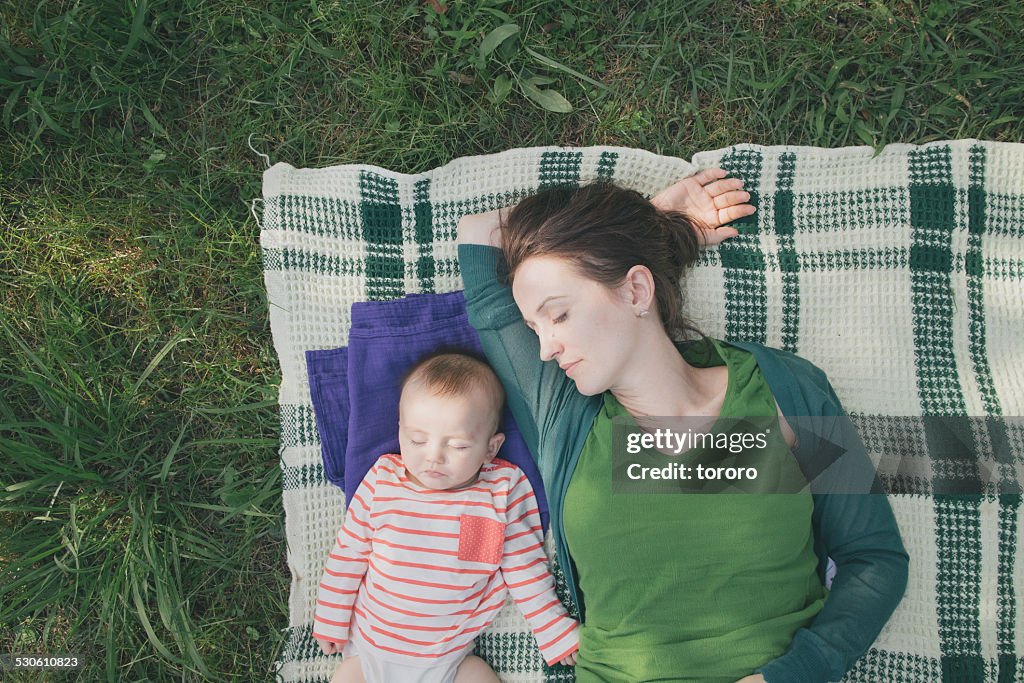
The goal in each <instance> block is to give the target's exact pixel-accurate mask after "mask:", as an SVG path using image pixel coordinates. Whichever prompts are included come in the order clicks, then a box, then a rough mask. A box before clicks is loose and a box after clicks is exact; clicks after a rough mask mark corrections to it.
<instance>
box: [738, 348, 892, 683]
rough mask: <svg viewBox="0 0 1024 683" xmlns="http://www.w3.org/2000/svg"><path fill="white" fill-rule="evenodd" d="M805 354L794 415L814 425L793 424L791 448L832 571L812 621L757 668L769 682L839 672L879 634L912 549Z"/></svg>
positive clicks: (795, 682)
mask: <svg viewBox="0 0 1024 683" xmlns="http://www.w3.org/2000/svg"><path fill="white" fill-rule="evenodd" d="M794 358H795V357H794ZM797 360H799V359H797ZM802 362H803V363H806V365H807V366H809V368H808V369H807V372H806V373H805V374H806V377H807V378H808V379H803V378H802V379H801V381H800V383H801V384H802V385H803V387H804V388H803V391H802V398H803V400H804V401H805V403H804V407H805V408H806V409H807V411H806V413H804V415H806V416H807V417H806V418H804V417H800V416H798V417H797V418H796V421H797V422H798V423H799V422H801V420H804V419H806V420H808V421H809V423H810V424H811V425H812V427H810V428H808V426H807V424H806V423H805V424H804V426H803V428H802V429H797V430H796V431H797V434H798V438H799V440H800V442H799V444H798V447H797V449H796V455H797V459H798V460H800V461H801V466H802V468H803V469H804V471H805V473H808V474H809V475H810V476H808V479H810V480H812V487H811V490H812V494H813V498H814V512H813V515H812V525H813V529H814V536H815V549H816V550H817V551H818V554H819V556H824V555H827V556H828V557H831V558H832V559H833V561H834V562H835V563H836V577H835V580H834V581H833V583H832V587H831V590H830V593H829V595H828V598H827V599H826V601H825V605H824V607H822V609H821V611H820V612H819V613H818V614H817V615H816V616H815V618H814V620H813V621H812V622H811V624H810V625H809V626H808V627H807V628H801V629H800V630H798V631H797V633H796V635H795V636H794V638H793V642H792V644H791V645H790V647H789V649H788V651H787V652H786V653H785V654H783V655H782V656H781V657H779V658H777V659H775V660H773V661H771V662H769V663H768V664H766V665H765V666H763V667H761V668H760V669H758V671H759V672H760V673H761V674H762V675H763V676H764V678H765V680H766V681H767V682H768V683H820V682H823V681H834V680H838V679H840V678H842V677H843V676H844V675H845V674H846V673H847V672H848V671H849V670H850V669H851V668H852V667H853V665H854V663H855V662H856V661H857V659H858V658H859V657H860V656H861V655H862V654H864V652H865V651H867V649H868V648H869V647H870V646H871V644H872V643H873V642H874V640H875V638H877V637H878V634H879V633H880V632H881V630H882V628H883V627H884V626H885V623H886V622H887V621H888V620H889V617H890V616H891V615H892V613H893V611H894V610H895V609H896V606H897V605H898V604H899V602H900V600H901V599H902V597H903V593H904V591H905V590H906V585H907V574H908V571H907V569H908V564H909V556H908V555H907V552H906V550H905V549H904V547H903V541H902V539H901V537H900V531H899V527H898V526H897V524H896V518H895V517H894V515H893V513H892V508H891V507H890V505H889V500H888V497H887V496H886V495H885V494H884V492H883V491H882V488H881V486H880V485H879V482H878V479H877V477H876V476H875V471H874V466H873V465H872V464H871V461H870V459H869V458H868V455H867V452H866V450H865V448H864V444H863V442H862V441H861V439H860V436H859V435H858V434H857V431H856V429H855V428H854V427H853V424H852V423H851V422H850V420H849V418H848V416H847V415H846V414H845V412H844V411H843V408H842V405H841V403H840V401H839V399H838V397H837V396H836V394H835V392H834V391H833V389H832V386H831V385H830V384H829V383H828V380H827V379H826V378H825V375H824V373H822V372H821V371H820V370H819V369H818V368H816V367H814V366H813V365H811V364H810V363H807V362H806V361H802ZM808 380H810V381H808ZM779 400H780V405H781V403H782V400H783V399H782V398H779ZM783 413H784V414H785V413H786V409H785V408H784V409H783ZM837 445H839V446H840V448H839V449H837V448H836V446H837ZM822 459H824V460H825V462H821V460H822Z"/></svg>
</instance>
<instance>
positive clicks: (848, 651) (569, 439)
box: [459, 244, 909, 683]
mask: <svg viewBox="0 0 1024 683" xmlns="http://www.w3.org/2000/svg"><path fill="white" fill-rule="evenodd" d="M503 265H504V264H503V259H502V257H501V252H500V250H498V249H496V248H494V247H489V246H485V245H478V244H462V245H459V267H460V269H461V271H462V279H463V284H464V287H465V295H466V304H467V308H468V313H469V322H470V324H471V325H472V326H473V327H474V328H476V330H477V332H478V333H479V335H480V342H481V344H482V346H483V349H484V353H485V354H486V356H487V358H488V360H489V361H490V362H491V364H492V366H493V367H494V370H495V372H497V374H498V377H500V378H501V380H502V383H503V385H504V386H505V390H506V392H507V395H508V403H509V408H510V409H511V411H512V414H513V416H514V417H515V419H516V423H517V424H518V426H519V429H520V431H521V432H522V434H523V437H524V439H525V440H526V444H527V446H528V447H529V448H530V451H531V452H532V453H533V454H534V457H535V458H536V459H537V466H538V469H539V470H540V473H541V477H542V478H543V480H544V487H545V492H546V493H547V497H548V504H549V507H550V515H551V530H552V535H553V536H554V540H555V548H556V556H557V560H558V565H559V567H560V568H561V569H562V571H563V572H565V575H566V580H567V584H568V588H569V593H570V596H571V597H572V599H573V601H574V602H575V603H576V605H577V607H578V608H579V612H580V617H581V619H582V618H584V617H585V605H584V603H583V600H582V599H581V596H580V592H579V585H578V583H577V580H576V572H575V567H574V565H573V562H572V558H571V557H570V556H569V550H568V546H567V544H566V541H565V534H564V531H563V527H562V507H563V504H564V501H565V492H566V490H567V489H568V487H569V480H570V479H571V478H572V473H573V471H574V470H575V468H576V462H577V461H578V459H579V455H580V452H581V451H582V450H583V444H584V442H585V441H586V439H587V435H588V434H589V433H590V429H591V426H592V424H593V422H594V418H595V417H596V416H597V413H598V411H599V410H600V408H601V401H602V399H601V396H600V395H597V396H584V395H582V394H580V393H579V392H578V391H577V390H576V385H575V383H574V382H573V381H572V380H570V379H569V378H567V377H566V376H565V373H564V372H563V371H562V370H561V368H559V367H558V365H557V364H556V363H554V362H552V361H549V362H542V361H541V360H540V350H539V342H538V340H537V336H536V335H535V334H534V333H533V332H532V331H531V330H530V329H529V328H528V327H526V325H525V324H524V323H523V320H522V316H521V315H520V313H519V309H518V308H517V307H516V304H515V301H514V300H513V298H512V293H511V290H510V289H509V288H508V287H507V286H505V285H503V284H502V283H501V282H500V281H499V279H498V272H499V267H501V266H503ZM729 343H731V344H732V345H733V346H736V347H739V348H741V349H745V350H747V351H749V352H750V353H752V354H754V356H755V357H756V359H757V364H758V367H759V368H760V370H761V372H762V374H763V375H764V377H765V379H766V380H767V382H768V385H769V386H770V387H771V390H772V393H773V395H774V396H775V400H776V401H777V402H778V404H779V408H780V409H781V410H782V414H783V415H786V416H792V417H796V418H798V419H794V420H791V421H790V422H791V425H792V426H793V427H794V431H795V432H796V435H797V447H796V448H795V450H794V454H795V455H796V458H797V460H798V461H799V462H800V465H801V468H802V469H803V470H804V473H805V475H806V476H807V478H808V480H813V483H812V488H811V491H812V495H813V499H814V512H813V515H812V526H813V531H814V538H815V552H816V554H817V555H818V558H819V574H820V575H821V576H822V578H823V579H824V572H825V566H826V562H827V558H829V557H830V558H832V560H833V561H834V562H835V564H836V576H835V580H834V581H833V583H832V587H831V592H830V594H829V596H828V599H827V600H826V601H825V606H824V607H823V608H822V610H821V611H820V612H819V613H818V615H817V616H816V617H815V618H814V620H813V622H812V623H811V624H810V625H809V626H808V627H807V628H802V629H800V630H799V631H797V633H796V636H795V637H794V638H793V643H792V645H791V646H790V648H789V650H788V651H787V652H786V653H785V654H784V655H782V656H781V657H779V658H777V659H775V660H773V661H771V662H768V663H767V664H765V665H764V666H763V667H761V668H760V669H758V672H760V673H761V674H762V675H763V676H764V678H765V680H766V681H768V683H821V682H823V681H831V680H838V679H840V678H842V677H843V676H844V675H845V674H846V672H847V671H849V670H850V668H851V667H852V666H853V664H854V662H855V661H856V660H857V658H859V657H860V656H861V655H862V654H863V653H864V652H865V651H866V650H867V648H868V647H870V646H871V643H873V642H874V640H875V638H876V637H877V636H878V633H879V632H880V631H881V630H882V627H883V626H884V625H885V622H886V621H888V619H889V616H890V615H891V614H892V612H893V610H894V609H895V608H896V605H897V604H898V603H899V601H900V599H901V598H902V597H903V592H904V590H905V589H906V584H907V567H908V563H909V557H908V555H907V552H906V550H904V548H903V542H902V540H901V538H900V533H899V527H898V526H897V524H896V519H895V518H894V517H893V514H892V509H891V507H890V506H889V501H888V499H887V497H886V496H885V495H884V493H882V490H881V487H880V486H879V485H878V481H877V478H876V477H874V474H873V471H872V468H871V464H870V461H869V460H868V458H867V455H866V453H864V449H863V445H862V444H861V442H860V438H859V437H858V436H857V434H856V432H855V430H853V428H852V426H851V424H850V422H849V420H848V419H846V418H845V413H844V411H843V407H842V405H841V404H840V402H839V399H838V398H837V397H836V395H835V392H834V391H833V390H832V387H831V385H830V384H829V382H828V379H827V378H826V377H825V374H824V373H823V372H822V371H821V370H820V369H818V368H817V367H815V366H814V365H813V364H811V363H810V362H808V361H806V360H804V359H802V358H799V357H797V356H795V355H793V354H791V353H787V352H785V351H779V350H776V349H771V348H768V347H766V346H763V345H761V344H753V343H746V342H729ZM806 416H813V418H814V419H811V420H808V419H805V418H806ZM811 425H813V428H812V426H811ZM834 444H842V445H843V446H844V447H846V449H847V452H846V453H845V454H844V456H843V457H842V458H840V459H838V460H835V461H834V462H833V460H832V458H831V456H830V458H829V461H828V462H827V463H824V464H823V463H821V461H820V456H821V453H823V452H829V451H830V450H834ZM851 446H852V447H851ZM829 464H831V465H833V466H830V467H826V466H825V465H829ZM865 479H867V482H866V484H863V485H861V488H860V489H859V490H868V489H870V490H871V491H872V492H871V493H851V492H850V491H851V482H853V481H859V482H865Z"/></svg>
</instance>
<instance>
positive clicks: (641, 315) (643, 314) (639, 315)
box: [636, 308, 647, 318]
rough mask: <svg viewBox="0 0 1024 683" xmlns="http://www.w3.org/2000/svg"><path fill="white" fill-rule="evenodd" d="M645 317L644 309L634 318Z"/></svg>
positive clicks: (645, 311)
mask: <svg viewBox="0 0 1024 683" xmlns="http://www.w3.org/2000/svg"><path fill="white" fill-rule="evenodd" d="M646 316H647V309H646V308H645V309H643V310H642V311H640V312H639V313H637V314H636V317H638V318H644V317H646Z"/></svg>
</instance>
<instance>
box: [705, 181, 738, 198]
mask: <svg viewBox="0 0 1024 683" xmlns="http://www.w3.org/2000/svg"><path fill="white" fill-rule="evenodd" d="M704 189H705V190H706V191H707V193H708V194H709V195H711V196H712V197H720V196H721V195H723V194H726V193H728V192H732V191H734V190H742V189H743V181H742V180H740V179H739V178H722V179H721V180H715V181H713V182H710V183H708V184H707V185H705V186H704Z"/></svg>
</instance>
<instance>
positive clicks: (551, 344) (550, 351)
mask: <svg viewBox="0 0 1024 683" xmlns="http://www.w3.org/2000/svg"><path fill="white" fill-rule="evenodd" d="M538 338H539V340H540V359H541V360H542V361H549V360H551V359H552V358H554V357H555V356H556V355H557V354H559V353H561V351H562V345H561V343H559V342H558V340H556V339H555V338H554V336H553V335H552V334H551V333H550V332H544V333H543V334H541V335H540V336H539V337H538Z"/></svg>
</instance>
